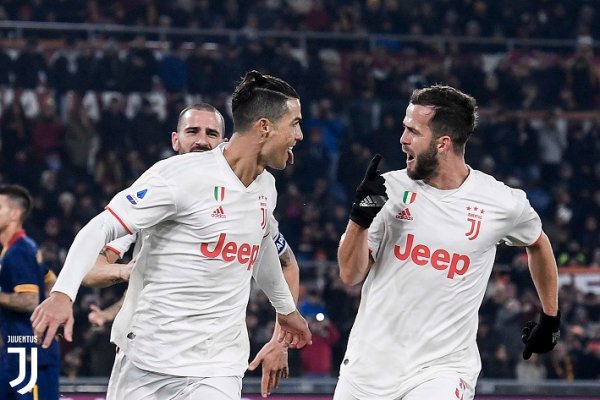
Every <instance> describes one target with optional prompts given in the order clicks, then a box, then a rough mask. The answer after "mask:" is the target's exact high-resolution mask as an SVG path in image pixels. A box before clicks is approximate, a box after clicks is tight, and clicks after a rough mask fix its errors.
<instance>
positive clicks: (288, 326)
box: [277, 310, 312, 349]
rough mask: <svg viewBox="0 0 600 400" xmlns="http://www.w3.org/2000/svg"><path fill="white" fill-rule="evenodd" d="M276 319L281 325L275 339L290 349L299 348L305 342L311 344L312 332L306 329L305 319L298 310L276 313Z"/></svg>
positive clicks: (304, 344)
mask: <svg viewBox="0 0 600 400" xmlns="http://www.w3.org/2000/svg"><path fill="white" fill-rule="evenodd" d="M277 321H278V323H279V326H281V332H279V337H278V338H277V341H278V342H279V343H283V345H285V346H287V347H291V348H292V349H301V348H303V347H304V346H306V345H307V344H312V334H311V333H310V330H309V329H308V324H307V323H306V320H305V319H304V318H302V315H300V313H299V312H298V310H296V311H294V312H292V313H290V314H288V315H282V314H277Z"/></svg>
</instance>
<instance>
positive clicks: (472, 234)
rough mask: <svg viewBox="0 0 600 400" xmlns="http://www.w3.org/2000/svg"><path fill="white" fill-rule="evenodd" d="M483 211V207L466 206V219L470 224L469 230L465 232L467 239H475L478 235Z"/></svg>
mask: <svg viewBox="0 0 600 400" xmlns="http://www.w3.org/2000/svg"><path fill="white" fill-rule="evenodd" d="M484 213H485V210H484V209H483V208H480V207H471V206H467V221H468V222H469V224H470V225H469V230H468V231H467V232H466V233H465V236H466V237H467V239H469V240H475V239H476V238H477V236H479V231H480V230H481V221H482V220H483V214H484Z"/></svg>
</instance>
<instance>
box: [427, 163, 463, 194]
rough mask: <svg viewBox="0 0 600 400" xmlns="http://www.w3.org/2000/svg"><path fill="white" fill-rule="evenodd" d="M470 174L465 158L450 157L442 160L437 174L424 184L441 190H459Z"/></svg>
mask: <svg viewBox="0 0 600 400" xmlns="http://www.w3.org/2000/svg"><path fill="white" fill-rule="evenodd" d="M469 173H470V170H469V167H467V164H466V163H465V159H464V157H458V156H450V157H447V158H440V165H439V166H438V169H437V173H436V174H435V175H434V176H432V177H431V178H428V179H425V180H424V182H425V183H426V184H428V185H429V186H433V187H434V188H436V189H440V190H451V189H457V188H459V187H460V185H462V184H463V182H464V181H465V180H466V179H467V177H468V176H469Z"/></svg>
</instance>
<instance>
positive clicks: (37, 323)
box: [31, 292, 74, 349]
mask: <svg viewBox="0 0 600 400" xmlns="http://www.w3.org/2000/svg"><path fill="white" fill-rule="evenodd" d="M73 322H74V319H73V303H72V302H71V299H70V298H69V296H67V295H66V294H64V293H61V292H52V293H50V297H48V298H47V299H46V300H44V301H43V302H42V303H41V304H40V305H39V306H37V307H36V308H35V310H33V314H31V325H32V327H33V334H34V335H35V336H36V338H37V339H38V343H42V348H44V349H47V348H48V347H50V345H51V344H52V340H53V339H54V336H55V335H56V331H57V330H58V328H60V326H61V325H64V335H65V340H66V341H67V342H71V341H72V340H73ZM44 335H45V336H44Z"/></svg>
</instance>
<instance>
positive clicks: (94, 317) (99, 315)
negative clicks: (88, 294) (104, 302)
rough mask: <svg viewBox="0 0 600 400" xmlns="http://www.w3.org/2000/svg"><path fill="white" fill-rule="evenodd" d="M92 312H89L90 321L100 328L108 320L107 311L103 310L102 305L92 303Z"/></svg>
mask: <svg viewBox="0 0 600 400" xmlns="http://www.w3.org/2000/svg"><path fill="white" fill-rule="evenodd" d="M90 310H92V311H90V313H89V314H88V321H90V323H91V324H92V325H94V326H97V327H98V328H102V327H103V326H104V324H105V323H106V322H107V321H108V318H107V317H106V313H105V312H104V311H102V309H101V308H100V307H98V306H97V305H95V304H91V305H90Z"/></svg>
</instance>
